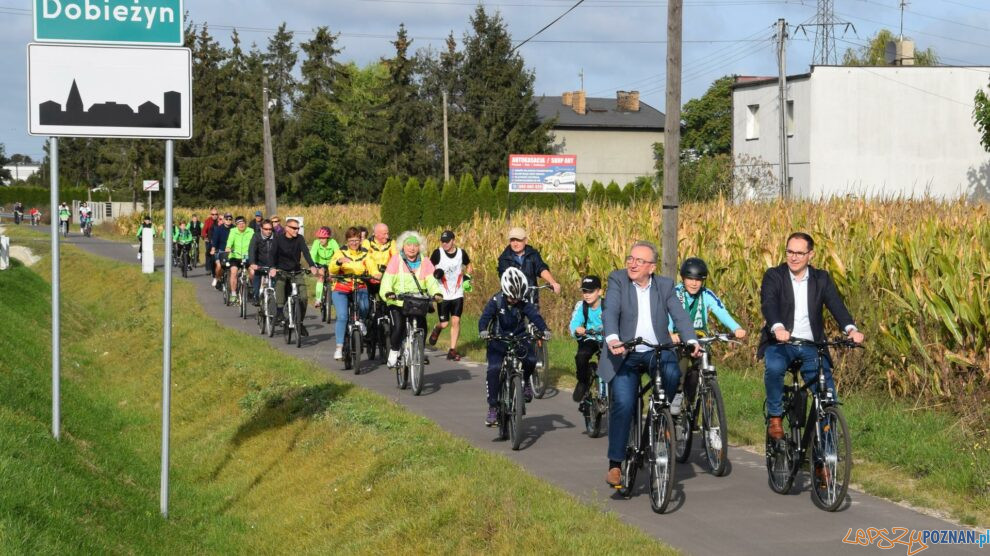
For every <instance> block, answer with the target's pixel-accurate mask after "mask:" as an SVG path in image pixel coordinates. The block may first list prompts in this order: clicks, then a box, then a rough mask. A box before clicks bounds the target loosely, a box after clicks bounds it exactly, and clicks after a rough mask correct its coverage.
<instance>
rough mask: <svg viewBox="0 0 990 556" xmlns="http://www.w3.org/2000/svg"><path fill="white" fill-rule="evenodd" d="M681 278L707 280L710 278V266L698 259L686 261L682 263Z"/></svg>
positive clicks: (692, 258)
mask: <svg viewBox="0 0 990 556" xmlns="http://www.w3.org/2000/svg"><path fill="white" fill-rule="evenodd" d="M681 278H694V279H695V280H705V279H707V278H708V265H706V264H705V261H703V260H701V259H699V258H698V257H691V258H690V259H685V260H684V262H683V263H681Z"/></svg>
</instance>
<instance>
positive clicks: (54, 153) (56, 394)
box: [48, 137, 62, 440]
mask: <svg viewBox="0 0 990 556" xmlns="http://www.w3.org/2000/svg"><path fill="white" fill-rule="evenodd" d="M48 159H49V160H50V161H51V163H52V167H51V181H50V182H49V187H50V193H51V195H50V199H49V202H50V203H51V205H52V206H51V208H50V209H49V210H48V213H49V215H50V217H49V218H50V220H51V225H50V226H49V228H51V238H52V436H54V437H55V440H59V439H60V438H61V436H62V384H61V382H62V381H61V368H60V363H61V357H62V351H61V350H62V347H61V337H60V336H59V335H60V333H61V327H60V326H59V322H60V321H59V317H60V315H59V291H58V285H59V246H58V233H59V227H60V220H59V219H58V137H52V138H50V139H49V149H48Z"/></svg>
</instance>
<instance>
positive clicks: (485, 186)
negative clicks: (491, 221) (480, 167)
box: [478, 176, 498, 216]
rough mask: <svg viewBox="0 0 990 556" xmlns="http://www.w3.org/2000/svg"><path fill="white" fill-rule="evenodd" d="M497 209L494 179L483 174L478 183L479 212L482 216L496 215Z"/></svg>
mask: <svg viewBox="0 0 990 556" xmlns="http://www.w3.org/2000/svg"><path fill="white" fill-rule="evenodd" d="M497 211H498V207H497V206H496V204H495V190H494V189H492V180H491V178H489V177H488V176H482V178H481V182H480V183H479V184H478V212H479V213H480V214H481V215H482V216H495V215H496V214H497Z"/></svg>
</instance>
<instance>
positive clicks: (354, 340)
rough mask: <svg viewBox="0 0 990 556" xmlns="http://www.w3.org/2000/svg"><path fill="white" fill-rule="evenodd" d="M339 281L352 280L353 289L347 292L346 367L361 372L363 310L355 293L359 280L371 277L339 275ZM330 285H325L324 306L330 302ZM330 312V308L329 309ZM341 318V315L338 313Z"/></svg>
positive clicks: (363, 333) (356, 372)
mask: <svg viewBox="0 0 990 556" xmlns="http://www.w3.org/2000/svg"><path fill="white" fill-rule="evenodd" d="M335 278H336V279H337V280H338V281H342V280H351V286H352V287H351V291H350V292H348V293H347V326H346V327H345V328H344V339H343V346H344V350H343V351H344V354H343V355H344V369H354V374H361V366H360V361H361V352H362V351H364V335H365V330H364V325H363V321H362V320H361V312H360V310H359V307H358V301H357V297H356V296H355V295H354V294H355V292H356V291H357V282H358V281H362V282H366V281H367V280H368V279H369V278H370V277H369V276H368V275H363V276H344V275H338V276H336V277H335ZM328 289H329V288H328V287H326V286H325V287H324V289H323V292H324V299H326V300H327V301H325V302H324V307H326V303H328V302H330V296H329V295H327V294H326V292H327V291H328ZM327 313H328V314H329V310H328V311H327ZM337 318H340V315H337Z"/></svg>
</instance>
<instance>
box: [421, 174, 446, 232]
mask: <svg viewBox="0 0 990 556" xmlns="http://www.w3.org/2000/svg"><path fill="white" fill-rule="evenodd" d="M420 204H421V206H422V207H423V216H422V218H423V224H422V229H423V230H424V231H425V230H432V229H434V228H436V227H437V226H441V225H442V223H441V222H440V218H441V211H440V190H439V189H437V180H435V179H433V178H426V183H424V184H423V195H422V202H421V203H420Z"/></svg>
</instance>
